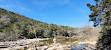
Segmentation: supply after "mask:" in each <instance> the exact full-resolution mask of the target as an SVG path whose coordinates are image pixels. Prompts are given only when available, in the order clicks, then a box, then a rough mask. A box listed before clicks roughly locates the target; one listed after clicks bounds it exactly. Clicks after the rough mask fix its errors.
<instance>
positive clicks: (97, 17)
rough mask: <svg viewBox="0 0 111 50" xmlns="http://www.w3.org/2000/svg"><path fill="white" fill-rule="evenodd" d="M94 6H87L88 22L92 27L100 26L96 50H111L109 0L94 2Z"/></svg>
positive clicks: (110, 4) (110, 9) (110, 10)
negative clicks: (98, 49) (88, 12)
mask: <svg viewBox="0 0 111 50" xmlns="http://www.w3.org/2000/svg"><path fill="white" fill-rule="evenodd" d="M95 2H96V4H95V5H91V4H87V6H88V7H89V8H90V10H91V11H92V12H91V15H89V18H90V21H93V22H94V26H101V28H102V30H101V33H102V35H101V37H100V38H99V40H98V43H97V46H98V48H100V47H102V48H104V49H107V50H109V49H111V40H110V39H111V0H95Z"/></svg>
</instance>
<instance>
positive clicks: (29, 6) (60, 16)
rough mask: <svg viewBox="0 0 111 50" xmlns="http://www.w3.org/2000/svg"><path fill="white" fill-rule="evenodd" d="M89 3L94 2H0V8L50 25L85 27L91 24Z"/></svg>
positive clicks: (77, 0) (38, 0)
mask: <svg viewBox="0 0 111 50" xmlns="http://www.w3.org/2000/svg"><path fill="white" fill-rule="evenodd" d="M87 3H91V4H94V3H95V2H94V0H0V8H4V9H7V10H9V11H12V12H15V13H18V14H21V15H24V16H26V17H28V18H31V19H34V20H38V21H42V22H45V23H48V24H57V25H62V26H69V27H83V26H85V25H86V24H89V25H90V26H92V25H93V23H92V22H90V23H89V17H88V16H89V14H90V13H91V11H90V9H89V8H88V7H87Z"/></svg>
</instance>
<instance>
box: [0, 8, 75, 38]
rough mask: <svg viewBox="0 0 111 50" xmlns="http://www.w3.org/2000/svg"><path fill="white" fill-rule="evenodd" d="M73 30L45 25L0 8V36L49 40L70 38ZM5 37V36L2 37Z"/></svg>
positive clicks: (66, 27)
mask: <svg viewBox="0 0 111 50" xmlns="http://www.w3.org/2000/svg"><path fill="white" fill-rule="evenodd" d="M74 29H75V28H71V27H68V26H59V25H55V24H47V23H44V22H40V21H37V20H33V19H30V18H27V17H25V16H23V15H20V14H17V13H14V12H11V11H8V10H5V9H2V8H0V34H6V35H9V36H11V35H15V34H16V35H15V36H17V37H16V38H18V37H19V38H23V37H26V38H35V35H36V36H37V37H38V38H50V37H54V36H68V37H70V36H72V35H74ZM4 36H5V35H4Z"/></svg>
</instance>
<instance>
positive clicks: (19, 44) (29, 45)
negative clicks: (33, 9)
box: [0, 38, 95, 50]
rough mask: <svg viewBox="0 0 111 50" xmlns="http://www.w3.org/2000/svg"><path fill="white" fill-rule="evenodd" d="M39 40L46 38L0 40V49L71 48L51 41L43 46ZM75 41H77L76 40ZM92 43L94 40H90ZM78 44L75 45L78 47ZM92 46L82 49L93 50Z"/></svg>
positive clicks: (40, 49) (39, 49) (37, 49)
mask: <svg viewBox="0 0 111 50" xmlns="http://www.w3.org/2000/svg"><path fill="white" fill-rule="evenodd" d="M41 40H48V38H46V39H39V38H38V39H26V40H24V39H22V40H17V41H12V42H11V41H10V42H9V41H6V42H0V50H71V48H70V46H71V45H61V44H60V43H52V44H50V45H49V46H44V45H43V44H44V43H43V42H40V41H41ZM76 42H77V41H76ZM84 43H85V42H79V45H81V44H84ZM87 43H88V42H87ZM90 43H92V44H94V42H90ZM79 45H78V46H76V47H77V48H79ZM73 48H74V47H73ZM94 49H95V47H94V46H87V47H85V48H84V49H82V50H94Z"/></svg>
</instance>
